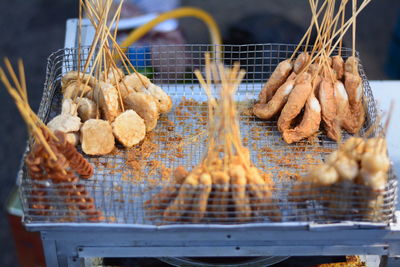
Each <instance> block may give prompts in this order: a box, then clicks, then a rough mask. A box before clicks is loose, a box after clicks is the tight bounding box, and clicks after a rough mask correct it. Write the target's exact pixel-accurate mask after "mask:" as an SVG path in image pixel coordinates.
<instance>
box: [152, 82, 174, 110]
mask: <svg viewBox="0 0 400 267" xmlns="http://www.w3.org/2000/svg"><path fill="white" fill-rule="evenodd" d="M147 92H148V93H149V94H150V95H151V96H153V97H154V100H155V102H156V104H157V107H158V110H159V112H160V113H168V112H169V111H170V110H171V108H172V100H171V97H170V96H169V95H168V94H167V93H166V92H164V90H163V89H161V87H159V86H157V85H155V84H150V85H149V87H148V88H147Z"/></svg>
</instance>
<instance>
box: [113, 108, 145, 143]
mask: <svg viewBox="0 0 400 267" xmlns="http://www.w3.org/2000/svg"><path fill="white" fill-rule="evenodd" d="M111 126H112V129H113V134H114V136H115V138H116V139H117V140H118V141H119V142H120V143H121V144H122V145H124V147H128V148H129V147H132V146H134V145H136V144H138V143H139V142H140V141H142V140H143V139H144V137H145V136H146V125H145V124H144V120H143V119H142V118H141V117H140V116H139V115H138V114H137V113H136V112H135V111H133V110H131V109H128V110H126V111H125V112H123V113H121V114H119V115H118V116H117V118H115V120H114V122H113V123H112V124H111Z"/></svg>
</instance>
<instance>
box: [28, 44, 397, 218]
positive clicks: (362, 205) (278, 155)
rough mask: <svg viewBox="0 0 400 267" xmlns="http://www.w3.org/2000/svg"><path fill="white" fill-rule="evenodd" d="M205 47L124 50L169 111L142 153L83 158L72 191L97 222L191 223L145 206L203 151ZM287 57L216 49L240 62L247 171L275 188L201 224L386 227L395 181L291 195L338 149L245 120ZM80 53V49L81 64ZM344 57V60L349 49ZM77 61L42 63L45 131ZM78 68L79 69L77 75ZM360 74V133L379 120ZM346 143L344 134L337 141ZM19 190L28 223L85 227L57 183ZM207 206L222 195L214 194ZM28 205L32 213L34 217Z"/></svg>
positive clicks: (245, 48) (284, 49) (286, 50)
mask: <svg viewBox="0 0 400 267" xmlns="http://www.w3.org/2000/svg"><path fill="white" fill-rule="evenodd" d="M212 48H213V47H212V46H211V45H182V46H152V47H146V48H140V49H135V50H134V49H133V48H131V49H130V50H129V51H128V56H129V58H130V59H131V60H132V62H133V65H134V66H135V67H137V69H138V70H139V71H141V72H142V73H144V74H145V75H147V76H148V77H150V78H151V79H152V81H153V82H154V83H155V84H157V85H160V86H161V87H162V88H163V89H164V90H166V91H167V92H168V93H169V94H170V95H171V97H172V99H173V102H174V108H173V110H172V111H171V112H170V113H169V114H167V115H163V116H162V117H161V118H160V120H159V122H158V126H157V128H156V129H155V130H154V131H153V132H152V133H151V134H150V135H148V136H147V137H146V140H145V141H144V143H143V145H142V147H141V148H137V147H136V148H133V149H123V148H122V147H119V149H118V150H117V151H115V153H112V154H110V155H106V156H102V157H88V159H89V161H90V162H91V163H93V164H94V166H95V174H94V176H93V177H92V178H91V179H89V180H81V181H80V182H79V184H80V185H83V186H85V188H86V190H87V191H88V192H89V193H90V195H91V196H92V197H93V198H94V200H95V205H96V207H97V208H98V209H99V210H101V211H102V212H103V215H104V216H103V218H102V220H101V222H103V223H120V224H152V225H154V224H164V223H193V222H194V220H193V219H192V218H193V213H191V212H190V211H189V212H185V213H184V214H180V216H179V217H177V218H168V217H164V216H162V211H163V208H165V207H159V206H158V207H155V206H152V204H151V202H149V200H151V199H154V198H156V197H158V193H159V192H160V190H161V189H162V188H163V186H165V185H167V184H168V179H167V178H168V177H170V176H171V175H170V174H171V171H172V170H173V169H175V168H176V167H177V166H185V167H186V168H187V169H188V170H191V169H192V168H193V167H194V166H196V164H197V163H199V162H200V160H201V157H202V155H203V153H204V152H205V144H206V143H205V142H206V138H207V136H206V123H207V106H206V102H205V101H206V100H207V98H206V96H205V94H204V93H203V91H202V89H201V88H200V86H199V85H198V83H197V81H196V78H195V76H194V74H193V71H194V70H195V69H197V68H198V69H202V68H203V67H204V60H203V57H204V52H206V51H211V50H212ZM294 49H295V46H294V45H286V44H264V45H242V46H233V45H232V46H228V45H225V46H223V55H222V57H223V58H222V60H223V61H224V63H225V64H226V65H232V64H233V62H234V61H239V62H240V63H241V67H242V68H243V69H245V70H246V72H247V74H246V77H245V79H244V81H243V83H242V85H241V86H240V88H239V89H238V92H237V100H238V101H239V110H240V125H241V131H242V137H243V140H244V144H245V145H247V146H248V147H249V148H250V150H251V158H252V161H253V162H254V164H255V165H256V166H257V167H258V168H260V169H261V170H263V171H265V172H267V173H271V174H272V175H273V180H274V182H275V186H274V188H273V190H272V199H271V200H268V201H266V202H265V203H257V205H256V206H254V205H255V204H252V205H253V206H254V207H253V206H252V208H253V212H252V213H251V214H250V215H248V214H239V213H238V212H235V211H234V210H235V209H233V204H232V203H228V204H227V206H226V211H225V212H224V214H221V213H218V212H215V211H211V210H214V209H213V208H216V209H217V208H218V207H217V206H215V207H212V206H211V205H212V204H210V206H209V208H210V209H209V210H210V211H209V212H207V213H206V214H205V215H204V218H203V219H202V220H201V223H223V224H226V223H230V224H231V223H243V222H266V223H268V222H271V221H282V222H292V221H297V222H311V221H313V222H317V223H331V222H338V221H343V220H347V221H365V222H384V223H388V222H391V221H392V220H393V218H394V208H395V201H396V193H397V192H396V188H397V187H396V183H397V181H396V179H395V177H394V174H393V173H392V172H391V173H390V179H389V182H388V184H387V187H386V189H385V192H384V193H383V194H379V195H374V194H372V193H368V192H369V190H368V188H365V187H362V186H357V185H345V184H341V185H335V186H331V187H329V188H315V187H314V188H312V187H307V186H305V187H302V188H303V189H301V190H300V189H299V190H297V191H296V189H293V188H292V186H293V184H294V182H295V181H296V179H298V178H299V176H301V175H302V174H304V173H305V172H306V170H307V168H309V167H310V166H311V165H315V164H319V163H321V162H322V160H323V158H324V157H325V156H326V155H327V154H328V153H330V152H331V151H333V150H334V149H336V148H337V145H336V143H335V142H332V141H330V140H329V139H327V138H326V137H325V135H324V134H323V133H319V134H318V135H317V136H316V137H315V138H314V139H313V140H309V141H302V142H299V143H297V144H294V145H287V144H286V143H284V141H283V140H282V138H281V134H280V133H279V132H278V130H277V126H276V121H260V120H258V119H256V118H255V117H253V116H250V115H248V112H246V111H247V109H248V107H250V106H251V103H252V102H254V100H255V98H256V97H257V96H258V92H259V91H260V90H261V88H262V86H263V83H264V82H265V80H266V79H267V78H268V77H269V75H270V74H271V72H272V71H273V70H274V68H275V66H276V65H277V64H278V63H279V62H280V61H281V60H283V59H286V58H288V57H289V56H290V54H291V53H292V51H293V50H294ZM87 52H88V49H85V50H84V52H83V53H82V58H84V57H85V56H86V54H87ZM343 53H344V56H345V57H346V55H349V54H350V50H344V52H343ZM76 58H77V54H76V50H75V49H65V50H59V51H57V52H55V53H54V54H52V55H51V56H50V57H49V60H48V65H47V77H46V83H45V89H44V93H43V99H42V102H41V105H40V109H39V116H40V117H41V118H42V119H43V120H44V121H45V122H47V121H49V120H50V119H51V118H53V117H54V116H56V115H57V114H59V113H60V107H61V97H62V96H61V93H60V79H61V76H62V74H63V73H66V72H68V71H70V70H76V69H77V67H78V66H77V60H76ZM83 64H84V62H83V61H82V62H81V67H82V65H83ZM360 72H361V75H362V77H363V81H364V88H365V102H366V108H367V111H368V118H367V120H366V123H365V126H364V128H363V130H362V131H365V130H366V129H368V128H369V127H370V126H371V125H373V124H374V122H375V120H376V116H377V111H376V108H375V103H374V100H373V96H372V92H371V88H370V87H369V84H368V81H367V78H366V76H365V73H364V71H363V69H362V68H360ZM378 130H379V129H378ZM378 130H377V131H378ZM348 137H349V136H348V135H346V134H344V139H346V138H348ZM20 182H21V199H22V203H23V209H24V215H25V217H24V218H25V222H26V223H43V222H90V221H91V218H90V216H88V215H84V214H83V213H82V212H81V211H80V210H79V208H78V207H77V205H76V204H75V203H73V201H72V202H70V203H66V201H65V198H64V197H63V194H62V190H63V189H61V188H62V186H63V185H62V184H61V185H60V184H58V185H54V184H52V183H51V181H47V182H41V183H39V182H38V181H33V180H31V179H30V178H29V177H26V174H25V170H24V169H23V171H22V172H20ZM38 188H40V190H41V191H42V192H46V194H45V196H44V197H42V198H40V199H38V198H37V197H36V195H35V194H33V191H34V190H37V189H38ZM304 188H308V189H304ZM196 190H198V188H197V189H196ZM196 192H197V191H196ZM194 194H196V193H194ZM213 197H214V198H218V197H220V196H218V195H217V194H216V193H214V195H213ZM251 200H252V199H251V198H250V203H251ZM33 204H36V206H35V208H33Z"/></svg>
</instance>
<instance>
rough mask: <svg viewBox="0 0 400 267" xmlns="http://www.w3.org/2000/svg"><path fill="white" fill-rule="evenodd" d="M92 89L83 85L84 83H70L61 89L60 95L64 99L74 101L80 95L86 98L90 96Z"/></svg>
mask: <svg viewBox="0 0 400 267" xmlns="http://www.w3.org/2000/svg"><path fill="white" fill-rule="evenodd" d="M91 91H92V87H90V86H89V85H85V84H84V83H82V82H81V83H79V82H77V81H71V82H70V83H69V84H68V85H67V86H66V87H63V88H62V94H63V98H64V99H68V98H71V99H75V98H76V97H79V96H81V95H83V96H86V95H88V94H90V92H91Z"/></svg>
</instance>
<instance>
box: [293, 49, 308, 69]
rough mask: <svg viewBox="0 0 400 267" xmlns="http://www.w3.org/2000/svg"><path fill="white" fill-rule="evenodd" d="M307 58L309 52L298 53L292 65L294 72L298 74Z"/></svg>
mask: <svg viewBox="0 0 400 267" xmlns="http://www.w3.org/2000/svg"><path fill="white" fill-rule="evenodd" d="M309 60H310V54H308V52H303V53H301V54H300V55H298V56H297V58H296V60H295V62H294V65H293V71H294V72H295V73H296V74H299V73H300V72H301V71H302V70H303V69H304V67H305V66H306V65H307V63H308V61H309Z"/></svg>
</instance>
